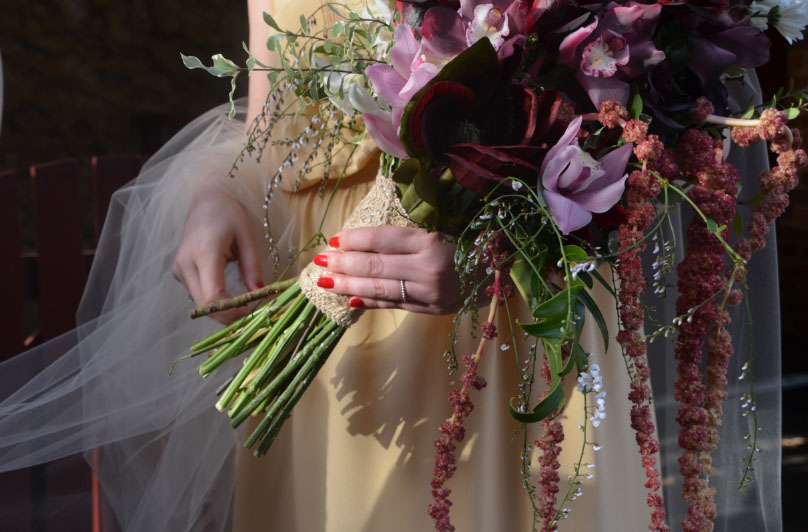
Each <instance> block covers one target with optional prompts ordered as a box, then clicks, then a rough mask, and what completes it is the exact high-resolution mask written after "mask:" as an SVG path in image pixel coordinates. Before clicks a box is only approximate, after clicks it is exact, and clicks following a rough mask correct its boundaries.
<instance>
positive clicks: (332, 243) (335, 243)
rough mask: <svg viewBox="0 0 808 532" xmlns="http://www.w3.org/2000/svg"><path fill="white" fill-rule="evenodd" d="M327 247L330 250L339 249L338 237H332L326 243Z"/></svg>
mask: <svg viewBox="0 0 808 532" xmlns="http://www.w3.org/2000/svg"><path fill="white" fill-rule="evenodd" d="M328 245H329V246H331V247H332V248H338V247H339V237H338V236H332V237H331V239H330V240H329V241H328Z"/></svg>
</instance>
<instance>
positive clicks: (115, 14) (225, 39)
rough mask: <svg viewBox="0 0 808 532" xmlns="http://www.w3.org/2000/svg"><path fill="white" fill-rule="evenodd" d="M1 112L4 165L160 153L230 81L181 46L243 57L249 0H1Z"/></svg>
mask: <svg viewBox="0 0 808 532" xmlns="http://www.w3.org/2000/svg"><path fill="white" fill-rule="evenodd" d="M0 13H2V15H0V51H2V54H3V62H4V72H5V110H4V114H3V132H2V136H1V137H0V169H9V168H16V169H25V168H26V167H27V166H28V165H29V164H32V163H37V162H44V161H48V160H53V159H58V158H62V157H76V158H87V157H89V156H91V155H94V154H105V153H136V152H141V153H148V152H151V151H154V149H155V148H156V147H158V146H159V145H160V144H161V143H162V141H164V140H165V138H166V137H167V136H168V135H170V134H171V133H172V132H173V131H174V130H176V129H177V128H178V127H180V126H181V125H182V124H184V123H186V122H187V121H188V120H189V119H191V118H193V117H194V116H196V115H197V114H199V113H200V112H202V111H204V110H205V109H208V108H210V107H212V106H213V105H215V104H217V103H221V102H223V101H224V100H225V99H226V95H227V81H226V80H217V79H214V78H212V77H210V76H208V75H206V74H204V73H202V72H201V71H188V70H186V69H185V67H184V66H183V65H182V62H181V61H180V56H179V54H180V52H181V51H182V52H184V53H186V54H192V55H198V56H200V57H207V56H210V55H211V54H212V53H214V52H224V53H226V55H229V56H232V57H234V58H238V59H241V58H242V57H243V56H244V53H243V52H242V51H241V49H240V44H241V42H242V41H243V40H246V38H247V14H246V2H232V1H226V0H194V1H191V0H127V1H123V0H46V1H39V0H26V1H20V0H0Z"/></svg>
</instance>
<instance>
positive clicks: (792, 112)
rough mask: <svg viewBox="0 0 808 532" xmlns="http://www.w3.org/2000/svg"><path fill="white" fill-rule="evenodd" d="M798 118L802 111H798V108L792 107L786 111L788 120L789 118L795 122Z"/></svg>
mask: <svg viewBox="0 0 808 532" xmlns="http://www.w3.org/2000/svg"><path fill="white" fill-rule="evenodd" d="M798 116H800V110H799V109H797V108H796V107H790V108H789V109H788V110H787V111H786V118H788V119H789V120H794V119H795V118H797V117H798Z"/></svg>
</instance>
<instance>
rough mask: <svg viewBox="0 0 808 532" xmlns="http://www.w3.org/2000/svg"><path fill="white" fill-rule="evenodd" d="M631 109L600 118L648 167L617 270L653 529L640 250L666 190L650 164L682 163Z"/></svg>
mask: <svg viewBox="0 0 808 532" xmlns="http://www.w3.org/2000/svg"><path fill="white" fill-rule="evenodd" d="M627 117H628V113H627V112H626V110H625V109H624V108H622V107H621V106H618V105H616V104H614V103H613V102H606V103H604V104H603V106H602V107H601V112H600V117H599V120H600V121H601V123H603V124H604V125H606V126H607V127H616V126H618V125H620V126H622V127H623V139H624V140H625V141H626V142H633V143H636V146H635V148H634V154H635V155H636V156H637V158H638V159H639V160H640V162H642V163H643V169H642V170H638V171H635V172H633V173H632V174H631V175H630V176H629V178H628V180H627V182H626V199H627V214H628V219H627V221H626V223H624V224H622V225H620V227H619V228H618V239H619V242H620V250H621V255H620V264H619V265H618V267H617V275H618V278H619V279H620V285H619V287H618V291H617V297H618V300H619V303H620V308H619V311H620V322H621V329H620V332H619V333H618V335H617V341H618V342H620V345H621V346H622V347H623V349H624V351H625V353H626V356H628V358H629V359H630V360H631V362H632V365H633V367H634V374H633V376H632V382H631V391H630V393H629V399H630V400H631V402H632V407H631V427H632V428H633V429H634V431H635V433H636V440H637V445H638V446H639V448H640V455H641V456H642V465H643V468H644V469H645V473H646V478H647V479H648V480H647V481H646V483H645V487H646V488H647V489H648V497H647V502H648V506H649V508H651V522H650V524H649V526H648V528H649V529H650V530H656V531H659V532H666V531H668V530H669V528H668V526H667V525H666V524H665V505H664V502H663V500H662V496H661V495H660V494H659V491H660V489H661V485H660V482H659V476H660V473H659V469H658V468H657V453H658V452H659V442H658V441H657V440H656V436H655V433H656V428H655V426H654V422H653V418H652V415H651V413H652V410H651V408H652V406H651V388H650V377H651V371H650V368H649V367H648V357H647V346H646V342H645V339H644V338H643V334H642V327H643V322H644V319H645V313H644V310H643V307H642V303H641V302H640V294H641V293H642V291H643V289H644V288H645V278H644V276H643V270H642V260H641V258H640V253H642V251H643V250H644V249H645V243H644V242H643V236H644V232H645V231H646V230H647V229H648V227H650V225H651V223H652V222H653V220H654V217H655V214H656V212H655V209H654V206H653V205H652V204H651V202H650V200H651V199H653V198H654V197H656V196H657V194H659V192H660V185H659V182H658V181H657V179H656V177H654V176H653V175H652V174H651V172H650V171H649V170H655V171H657V172H658V173H660V174H661V175H663V176H665V177H669V176H673V175H675V174H676V173H677V171H678V168H677V167H676V165H675V163H674V162H673V156H672V154H671V153H670V152H669V151H668V150H666V149H665V147H664V146H663V145H662V143H661V142H660V141H659V139H658V138H657V137H656V135H648V134H647V128H648V125H647V124H646V123H645V122H642V121H639V120H630V121H627V120H626V119H627Z"/></svg>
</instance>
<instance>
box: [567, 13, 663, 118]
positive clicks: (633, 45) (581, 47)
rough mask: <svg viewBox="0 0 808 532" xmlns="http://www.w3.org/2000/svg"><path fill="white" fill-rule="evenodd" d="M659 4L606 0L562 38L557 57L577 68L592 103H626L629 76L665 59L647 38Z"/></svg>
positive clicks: (597, 106)
mask: <svg viewBox="0 0 808 532" xmlns="http://www.w3.org/2000/svg"><path fill="white" fill-rule="evenodd" d="M661 10H662V5H661V4H640V3H637V2H634V1H630V2H627V3H626V4H625V5H620V4H618V3H616V2H609V4H608V5H607V6H606V7H605V9H603V10H602V11H601V12H600V13H599V15H598V16H596V17H595V20H594V22H592V23H591V24H588V25H586V26H583V27H581V28H578V29H577V30H575V31H573V32H572V33H570V34H569V35H567V36H566V37H565V38H564V40H563V41H561V44H560V45H559V58H560V59H561V62H562V63H564V64H565V65H567V66H568V67H571V68H575V69H577V70H578V72H576V75H575V79H577V80H578V83H580V84H581V87H583V89H584V90H585V91H586V92H587V94H588V95H589V98H590V99H591V100H592V103H593V104H594V105H595V108H599V107H600V104H601V103H603V102H605V101H609V100H612V101H616V102H619V103H621V104H623V105H626V104H627V103H628V96H629V84H628V83H627V81H628V80H631V79H634V78H636V77H638V76H641V75H642V74H644V73H645V72H646V71H647V70H648V69H649V68H651V67H653V66H654V65H656V64H658V63H660V62H661V61H662V60H664V59H665V53H664V52H662V51H661V50H657V49H656V47H655V46H654V43H653V42H652V41H651V37H652V36H653V33H654V30H655V28H656V24H657V21H658V20H659V17H660V13H661Z"/></svg>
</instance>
